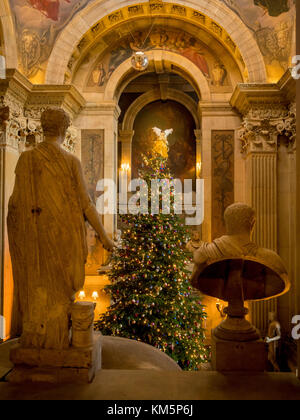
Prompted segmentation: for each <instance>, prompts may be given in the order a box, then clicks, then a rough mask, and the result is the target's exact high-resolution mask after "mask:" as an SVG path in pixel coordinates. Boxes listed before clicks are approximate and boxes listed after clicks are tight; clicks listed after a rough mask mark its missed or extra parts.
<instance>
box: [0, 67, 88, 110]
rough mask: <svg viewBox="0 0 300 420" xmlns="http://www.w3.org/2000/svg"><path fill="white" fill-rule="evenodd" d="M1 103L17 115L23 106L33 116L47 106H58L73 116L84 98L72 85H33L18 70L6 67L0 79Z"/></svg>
mask: <svg viewBox="0 0 300 420" xmlns="http://www.w3.org/2000/svg"><path fill="white" fill-rule="evenodd" d="M1 104H2V106H3V105H9V106H10V109H11V110H12V112H14V113H18V114H19V115H20V108H22V107H24V111H23V113H25V115H27V116H28V117H31V116H32V117H33V118H37V117H39V116H40V114H41V112H42V111H43V110H44V109H45V108H46V107H47V106H51V105H52V106H58V107H61V108H64V109H65V110H66V111H67V112H68V113H69V114H70V116H71V118H75V117H76V115H78V113H79V112H80V110H81V109H82V108H83V107H84V106H85V99H84V98H83V96H82V95H81V94H80V93H79V92H78V90H77V89H76V88H75V87H74V86H70V85H33V84H32V83H31V82H30V81H28V79H27V78H26V77H25V76H23V75H22V74H21V73H20V72H19V71H18V70H15V69H8V70H7V73H6V79H5V80H0V105H1ZM16 105H17V106H16ZM17 108H18V109H17Z"/></svg>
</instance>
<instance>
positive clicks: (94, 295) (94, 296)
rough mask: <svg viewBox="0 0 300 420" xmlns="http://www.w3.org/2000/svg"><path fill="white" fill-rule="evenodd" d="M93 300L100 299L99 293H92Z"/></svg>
mask: <svg viewBox="0 0 300 420" xmlns="http://www.w3.org/2000/svg"><path fill="white" fill-rule="evenodd" d="M92 298H93V299H94V300H97V299H99V294H98V292H93V293H92Z"/></svg>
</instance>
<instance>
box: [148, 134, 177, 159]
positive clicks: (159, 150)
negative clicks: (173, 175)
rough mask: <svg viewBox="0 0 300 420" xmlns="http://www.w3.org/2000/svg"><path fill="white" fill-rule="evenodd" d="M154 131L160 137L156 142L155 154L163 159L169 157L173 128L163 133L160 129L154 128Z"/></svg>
mask: <svg viewBox="0 0 300 420" xmlns="http://www.w3.org/2000/svg"><path fill="white" fill-rule="evenodd" d="M153 131H154V133H155V134H156V135H157V137H158V138H157V139H156V140H155V144H154V147H153V153H154V154H155V155H158V156H161V157H163V158H167V157H168V155H169V143H168V136H169V135H170V134H172V133H173V128H170V129H168V130H165V131H163V130H161V129H160V128H157V127H153Z"/></svg>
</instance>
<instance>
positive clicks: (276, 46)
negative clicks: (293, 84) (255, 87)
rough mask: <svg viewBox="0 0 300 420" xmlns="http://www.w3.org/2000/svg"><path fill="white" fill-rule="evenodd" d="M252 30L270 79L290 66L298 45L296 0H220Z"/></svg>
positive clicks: (273, 79) (275, 77) (272, 79)
mask: <svg viewBox="0 0 300 420" xmlns="http://www.w3.org/2000/svg"><path fill="white" fill-rule="evenodd" d="M220 1H221V2H223V3H225V4H226V6H228V7H229V8H230V9H231V10H233V11H234V12H235V13H236V14H237V15H238V16H239V18H240V19H241V20H242V21H243V22H244V23H245V25H246V26H247V27H248V28H249V29H250V30H251V32H252V33H253V36H254V37H255V39H256V41H257V43H258V45H259V48H260V50H261V52H262V54H263V56H264V59H265V63H266V68H267V73H268V76H269V79H270V80H271V81H275V80H278V78H279V77H280V76H281V75H282V74H283V73H284V72H285V71H286V70H287V69H288V67H289V66H290V64H291V57H292V55H293V54H294V51H293V49H294V48H295V45H293V44H294V41H293V33H294V31H295V16H296V8H295V1H294V0H220Z"/></svg>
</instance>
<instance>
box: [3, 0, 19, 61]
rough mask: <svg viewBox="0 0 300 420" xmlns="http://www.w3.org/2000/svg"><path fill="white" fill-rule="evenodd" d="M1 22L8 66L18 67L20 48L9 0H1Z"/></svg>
mask: <svg viewBox="0 0 300 420" xmlns="http://www.w3.org/2000/svg"><path fill="white" fill-rule="evenodd" d="M0 22H1V25H2V30H3V38H4V52H5V60H6V67H7V68H10V69H14V68H18V49H17V41H16V33H15V27H14V23H13V19H12V14H11V9H10V4H9V0H1V1H0Z"/></svg>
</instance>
